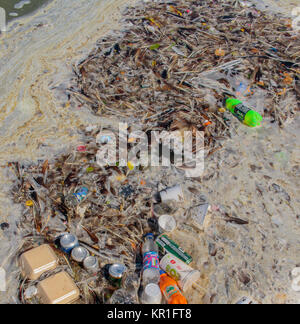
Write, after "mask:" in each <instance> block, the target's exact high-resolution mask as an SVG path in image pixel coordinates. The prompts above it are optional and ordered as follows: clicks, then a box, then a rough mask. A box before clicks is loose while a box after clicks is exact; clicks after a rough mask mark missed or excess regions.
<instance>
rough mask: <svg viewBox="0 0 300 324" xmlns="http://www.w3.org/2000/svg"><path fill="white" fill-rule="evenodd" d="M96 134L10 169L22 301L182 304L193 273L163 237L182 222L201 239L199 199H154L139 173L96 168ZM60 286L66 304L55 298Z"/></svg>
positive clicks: (202, 201)
mask: <svg viewBox="0 0 300 324" xmlns="http://www.w3.org/2000/svg"><path fill="white" fill-rule="evenodd" d="M98 132H99V130H95V129H94V130H93V131H92V132H87V133H86V134H85V135H86V138H89V139H90V141H89V142H87V143H86V145H80V146H78V147H77V148H76V150H74V152H71V153H70V154H66V155H63V156H60V157H59V158H57V159H54V160H53V161H52V162H49V161H45V162H44V163H40V164H30V165H26V166H25V165H23V166H21V165H19V164H18V163H11V164H10V167H11V170H13V171H14V173H15V175H16V178H17V181H16V185H15V187H14V188H13V190H12V194H13V196H14V202H15V203H18V204H22V205H23V207H24V213H23V216H22V219H21V220H20V222H19V224H18V229H19V231H20V232H21V233H22V236H23V244H22V246H21V248H20V251H19V252H18V253H17V260H18V263H19V265H20V272H19V288H20V291H19V299H20V301H21V302H22V303H39V302H42V303H52V304H54V303H67V302H79V303H114V304H118V303H119V304H120V303H121V304H124V303H125V304H126V303H129V304H130V303H139V302H143V303H161V302H162V295H164V296H165V297H166V300H165V302H166V301H168V302H169V303H187V301H186V299H185V297H184V296H183V295H182V292H186V291H187V290H188V289H193V287H192V286H193V285H194V287H195V286H196V287H197V280H198V279H199V278H200V272H199V271H198V270H197V269H193V268H192V267H191V266H190V264H191V262H192V257H191V256H190V255H188V254H187V253H186V252H185V251H184V250H183V249H182V248H181V247H179V246H178V244H176V242H175V241H173V240H172V239H171V238H170V237H169V236H167V235H165V234H171V233H172V232H173V231H175V230H176V229H177V228H183V224H185V223H189V224H190V226H194V228H195V230H203V228H204V227H205V224H206V222H207V221H208V219H209V217H207V215H208V214H209V204H208V203H207V202H206V198H205V197H203V196H201V195H200V193H199V191H198V190H197V189H195V188H185V187H184V186H182V185H175V186H173V187H170V188H165V189H164V190H159V189H158V185H157V183H158V182H159V179H156V181H153V180H152V179H151V177H150V176H149V170H147V169H146V170H140V169H139V168H136V169H133V168H131V167H130V165H129V166H127V167H126V168H121V167H117V166H107V167H104V168H102V167H100V166H99V165H98V164H97V162H96V152H97V146H96V145H95V142H93V141H92V140H91V139H92V138H96V137H97V136H96V134H98ZM106 144H107V143H105V144H103V145H106ZM154 177H155V178H156V176H154ZM192 192H193V193H194V195H193V194H192ZM187 198H188V199H187ZM192 205H193V206H192ZM187 214H188V215H187ZM160 271H164V272H161V273H160ZM165 272H166V273H165ZM61 280H67V282H68V283H69V284H68V285H67V288H68V289H69V290H70V291H72V292H73V293H72V295H71V297H70V295H69V293H70V292H69V291H61V290H59V286H60V285H59V282H60V281H61ZM54 283H56V284H55V285H54ZM159 283H160V286H159ZM54 286H55V287H57V290H58V291H55V292H53V290H54V288H53V287H54ZM170 286H172V287H173V288H172V289H174V291H173V293H174V294H170V295H169V293H170V292H168V293H167V292H166V291H165V289H166V288H167V287H169V289H170ZM50 287H52V288H50ZM181 291H182V292H181ZM175 292H176V293H175ZM63 296H67V298H63ZM171 297H172V298H171ZM175 297H176V298H175Z"/></svg>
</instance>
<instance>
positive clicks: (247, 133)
mask: <svg viewBox="0 0 300 324" xmlns="http://www.w3.org/2000/svg"><path fill="white" fill-rule="evenodd" d="M131 2H133V1H131ZM127 3H129V1H128V0H127V1H126V0H113V1H111V0H103V1H100V2H99V1H98V0H85V1H82V0H78V1H65V0H54V1H52V2H51V3H49V4H48V5H47V6H46V7H44V8H43V9H42V10H40V11H36V12H35V13H34V14H33V15H32V16H26V17H23V18H22V19H21V20H14V21H12V22H11V23H10V24H9V26H8V31H7V32H6V33H4V34H3V35H1V36H0V71H1V74H0V79H1V82H0V98H1V101H0V125H1V127H0V139H1V148H0V165H1V166H5V165H6V164H7V162H8V161H24V160H39V159H41V160H43V159H45V158H51V157H52V156H53V155H54V154H55V153H59V152H62V151H63V150H65V149H66V148H68V147H72V146H74V145H76V144H77V143H78V135H77V129H78V127H79V126H80V125H88V124H90V123H93V124H96V123H98V124H99V123H109V122H111V121H107V120H106V121H103V120H102V119H101V118H100V117H95V116H93V115H91V114H90V113H89V112H88V111H85V110H84V111H83V110H81V109H73V108H72V109H70V107H69V106H68V97H67V94H66V91H65V90H64V89H65V88H66V87H68V86H69V84H70V79H71V78H72V77H73V76H74V75H73V71H72V65H73V64H76V63H77V62H78V61H80V60H81V59H82V58H84V57H85V56H86V55H87V54H88V52H89V51H90V50H91V49H92V48H93V47H94V45H95V43H96V40H97V39H99V38H100V37H101V35H103V34H105V33H106V32H108V31H109V30H111V29H112V28H116V27H117V21H118V18H119V8H121V7H122V6H123V5H125V4H127ZM265 3H267V4H272V6H271V7H270V8H271V9H272V10H277V11H278V10H279V11H283V12H285V13H286V14H289V13H290V11H291V8H293V7H294V6H295V5H297V4H298V5H299V6H300V1H296V0H294V1H290V2H288V1H275V4H276V6H274V1H265ZM22 5H24V6H25V5H26V4H25V3H22ZM260 5H262V4H261V3H260ZM19 6H21V3H20V4H19ZM297 130H299V121H294V122H291V123H290V124H289V125H288V126H287V129H286V130H279V129H278V128H277V127H276V126H274V125H266V126H265V127H263V128H260V129H257V130H248V129H244V128H243V127H242V128H239V130H238V132H239V136H240V137H239V138H242V140H241V141H240V142H235V141H236V140H235V139H233V140H232V141H231V142H229V143H227V144H226V145H227V148H228V149H229V148H230V147H233V148H234V152H233V153H231V154H232V156H235V158H236V159H238V157H239V158H240V161H239V160H237V161H239V162H240V164H239V166H238V167H234V168H233V167H232V165H233V164H232V165H230V164H228V163H227V162H225V160H224V161H223V162H222V163H221V167H222V171H221V172H220V173H221V174H220V177H219V178H218V179H214V178H212V179H210V180H209V181H208V182H207V184H206V185H205V186H204V188H203V190H204V191H205V192H206V193H207V195H208V197H210V199H212V200H213V201H214V202H215V203H216V204H225V205H232V206H233V210H234V211H235V212H236V213H238V214H239V213H242V214H243V213H245V215H247V214H246V212H247V211H251V213H252V214H253V215H255V217H254V219H255V221H256V222H258V223H259V224H260V226H261V228H262V231H263V232H266V233H267V234H268V235H269V237H270V239H269V243H268V244H269V245H268V244H267V246H268V248H269V249H270V251H272V253H273V252H274V249H272V247H273V246H274V244H275V241H276V240H278V242H281V243H280V244H281V245H280V244H279V243H278V244H279V245H280V247H279V248H278V255H277V257H280V258H281V259H282V260H283V259H285V260H286V263H285V264H284V265H282V267H283V268H284V270H282V277H279V278H278V280H279V281H280V280H281V283H280V284H279V286H280V287H281V289H284V287H287V286H288V285H289V279H288V278H289V273H288V272H289V271H291V270H292V268H293V267H294V266H295V265H296V264H297V263H300V259H299V255H300V254H299V253H298V254H297V253H296V251H297V246H299V239H298V237H299V220H298V221H297V218H296V215H297V211H299V207H300V201H299V197H300V192H299V183H298V180H297V170H296V169H295V167H296V166H297V165H298V164H299V163H300V157H299V152H300V151H299V133H297ZM253 143H254V145H253ZM225 152H226V151H225ZM224 154H225V153H224ZM229 155H230V154H229ZM232 156H231V157H230V158H233V157H232ZM221 158H222V156H221ZM223 158H224V159H225V158H226V159H229V160H230V158H228V156H227V157H226V154H225V155H224V156H223ZM235 158H233V160H234V159H235ZM271 161H272V162H275V164H274V165H275V168H273V169H274V170H273V169H272V170H271V169H270V166H269V165H268V164H269V163H270V162H271ZM210 163H211V164H210V167H209V168H207V170H206V172H207V173H209V172H210V168H213V167H218V163H220V162H216V161H211V162H210ZM249 165H257V166H261V167H262V169H261V170H263V171H260V172H257V173H255V174H253V172H251V168H249ZM293 168H294V169H293ZM295 170H296V171H295ZM264 172H265V174H264ZM264 175H266V176H267V177H271V178H274V182H275V181H276V183H278V184H279V183H280V184H281V185H282V186H283V187H284V189H285V190H286V191H287V192H289V194H290V196H291V197H292V201H291V203H290V206H285V205H284V206H276V208H275V207H271V206H273V205H274V204H273V203H272V193H271V192H268V190H267V188H269V187H270V185H272V183H269V182H270V180H267V178H264ZM234 177H236V178H238V179H239V181H236V179H235V178H234ZM298 178H299V177H298ZM268 181H269V182H268ZM0 182H1V186H0V204H1V207H2V208H1V211H0V219H1V220H2V221H7V222H8V223H10V225H11V229H13V228H15V225H14V222H15V221H16V219H17V217H18V215H19V213H20V209H21V207H20V206H13V205H12V204H11V201H10V198H9V196H8V190H9V187H10V175H9V171H8V170H7V169H4V168H1V170H0ZM257 183H258V184H259V185H260V186H262V187H263V188H266V193H265V194H264V196H263V197H256V196H255V195H254V196H251V195H252V189H253V191H255V190H256V189H255V188H256V184H257ZM237 201H239V203H238V202H237ZM249 201H251V204H250V203H249ZM264 203H265V204H266V205H267V207H264V205H263V204H264ZM239 204H242V205H239ZM247 204H248V205H247ZM266 209H269V210H268V212H269V214H270V215H273V216H268V217H269V218H270V219H268V220H266V219H265V217H267V216H266ZM245 215H244V216H245ZM276 222H277V224H280V229H277V227H276V228H275V227H274V228H273V226H275V225H276ZM272 224H273V225H272ZM274 224H275V225H274ZM219 230H220V231H224V232H225V233H227V232H228V233H227V235H228V236H230V237H231V239H230V238H229V239H228V240H229V241H235V240H236V241H237V242H240V241H241V240H242V236H241V233H238V231H237V230H235V229H231V228H224V229H222V228H221V225H220V228H219ZM235 231H237V232H236V233H235ZM250 232H251V235H252V237H253V238H254V240H255V239H257V238H258V236H259V235H260V234H259V231H258V230H257V227H256V225H253V227H251V228H250ZM244 235H247V233H244ZM193 238H194V240H195V242H197V240H200V241H199V242H198V243H199V244H196V243H192V242H190V241H189V240H188V239H187V233H184V232H183V233H178V239H179V240H180V241H181V243H182V245H183V246H184V245H187V244H188V245H190V248H191V249H192V250H193V253H194V258H196V259H197V260H198V261H197V266H199V268H201V270H202V272H203V273H204V274H205V278H203V280H204V281H205V280H207V281H209V282H210V283H209V284H208V287H209V289H210V290H212V287H213V286H214V285H219V286H220V287H221V285H222V276H223V275H224V273H225V272H226V271H227V270H228V269H229V268H230V266H229V265H233V264H234V263H236V262H242V261H241V256H240V255H239V253H238V251H236V255H234V253H233V252H234V251H235V250H233V252H232V251H231V250H230V249H228V247H226V244H228V243H226V242H225V243H222V244H223V245H224V247H223V248H224V249H225V255H226V256H225V260H224V262H223V263H222V266H223V267H226V262H227V264H228V269H227V270H226V271H225V270H224V271H225V272H222V271H221V270H220V271H219V272H218V271H217V265H216V266H215V267H214V266H212V267H211V268H208V269H205V267H204V266H203V264H205V262H206V260H205V258H208V256H207V246H206V245H205V244H203V239H199V237H197V236H195V237H193ZM0 239H1V250H0V266H1V265H3V266H4V267H6V268H8V266H9V260H7V258H6V256H7V254H8V251H10V249H11V245H10V244H9V242H8V240H7V237H4V235H3V233H2V231H1V232H0ZM14 240H15V238H14ZM17 244H18V242H17V240H15V241H14V246H17ZM287 246H291V248H290V250H289V249H288V248H286V247H287ZM260 248H261V245H258V246H257V247H253V249H254V250H255V249H260ZM268 248H267V249H268ZM298 252H299V250H298ZM260 253H261V252H260ZM270 253H271V252H270ZM272 253H271V254H268V256H267V257H266V260H263V261H262V268H263V271H264V272H266V271H267V270H269V271H270V273H267V275H266V277H264V275H261V276H262V277H261V280H262V282H263V285H262V286H263V287H262V288H261V290H265V291H266V292H265V294H266V295H267V297H266V299H264V301H269V302H270V301H272V302H274V298H275V295H276V293H275V292H276V289H275V288H276V287H275V288H274V289H275V292H274V291H273V290H270V289H268V283H269V282H270V280H271V279H268V278H269V276H271V275H272V262H273V260H272V258H273V257H275V256H273V255H272ZM263 254H264V253H262V255H263ZM255 260H256V261H257V259H255ZM225 261H226V262H225ZM245 261H246V259H245ZM264 265H265V266H264ZM228 271H229V270H228ZM214 272H215V275H213V273H214ZM267 272H268V271H267ZM283 272H284V274H283ZM10 278H13V277H9V278H8V283H9V288H10V292H12V291H13V289H14V285H13V282H9V280H10ZM213 280H215V281H216V283H215V284H212V281H213ZM219 286H218V287H216V291H217V292H218V295H219V296H221V295H222V294H225V295H226V293H225V292H224V291H223V290H222V289H223V288H220V287H219ZM222 287H224V284H223V286H222ZM277 288H278V287H277ZM238 292H239V287H235V288H234V290H233V291H232V292H231V295H230V296H229V297H228V296H227V297H226V298H225V297H224V298H222V297H219V299H217V300H218V301H219V302H224V301H226V300H228V299H229V300H233V299H234V298H235V296H237V295H238ZM241 293H242V292H241ZM225 295H224V296H225ZM287 295H288V298H290V299H289V300H290V301H295V300H297V296H295V295H294V294H293V292H292V291H291V290H288V288H287ZM256 297H257V298H259V296H256ZM0 300H3V301H10V302H11V301H12V299H11V297H10V294H4V293H1V292H0ZM193 301H195V302H198V301H199V299H197V294H196V292H195V293H194V295H193ZM275 301H276V300H275Z"/></svg>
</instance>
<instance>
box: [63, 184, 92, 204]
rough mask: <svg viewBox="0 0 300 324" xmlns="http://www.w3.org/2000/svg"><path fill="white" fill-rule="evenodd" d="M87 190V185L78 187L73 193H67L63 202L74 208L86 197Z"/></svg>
mask: <svg viewBox="0 0 300 324" xmlns="http://www.w3.org/2000/svg"><path fill="white" fill-rule="evenodd" d="M88 192H89V189H88V188H87V187H84V186H82V187H80V188H79V189H78V190H77V191H76V192H75V193H73V194H69V195H68V196H67V197H66V198H65V204H66V206H67V207H69V208H75V207H76V206H77V205H79V204H80V203H81V202H82V201H83V199H85V198H86V196H87V194H88Z"/></svg>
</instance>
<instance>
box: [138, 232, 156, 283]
mask: <svg viewBox="0 0 300 324" xmlns="http://www.w3.org/2000/svg"><path fill="white" fill-rule="evenodd" d="M142 253H143V275H142V278H143V286H144V287H146V285H148V284H149V283H154V284H158V283H159V280H160V273H159V259H158V246H157V245H156V244H155V242H154V235H153V234H151V233H150V234H147V235H146V237H145V242H144V244H143V248H142Z"/></svg>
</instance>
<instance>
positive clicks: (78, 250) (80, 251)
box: [71, 246, 90, 263]
mask: <svg viewBox="0 0 300 324" xmlns="http://www.w3.org/2000/svg"><path fill="white" fill-rule="evenodd" d="M89 255H90V254H89V252H88V250H87V249H86V248H84V247H83V246H76V247H75V248H74V249H73V250H72V253H71V257H72V259H73V260H74V261H76V262H79V263H82V262H83V261H84V259H86V258H87V257H88V256H89Z"/></svg>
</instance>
